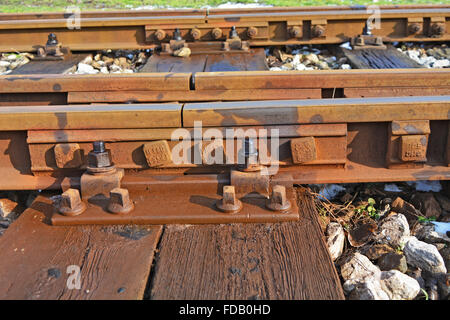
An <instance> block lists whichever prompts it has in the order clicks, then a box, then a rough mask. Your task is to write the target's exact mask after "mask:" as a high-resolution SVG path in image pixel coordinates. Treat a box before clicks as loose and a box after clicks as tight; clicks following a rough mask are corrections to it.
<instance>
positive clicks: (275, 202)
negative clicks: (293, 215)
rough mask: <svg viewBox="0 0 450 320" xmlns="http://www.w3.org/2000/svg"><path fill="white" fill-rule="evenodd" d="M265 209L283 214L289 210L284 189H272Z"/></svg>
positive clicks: (276, 187) (277, 187)
mask: <svg viewBox="0 0 450 320" xmlns="http://www.w3.org/2000/svg"><path fill="white" fill-rule="evenodd" d="M266 207H267V208H268V209H270V210H272V211H278V212H285V211H287V210H289V209H290V208H291V203H290V201H289V200H288V199H287V196H286V187H285V186H281V185H276V186H274V187H273V189H272V195H271V197H270V199H268V200H267V202H266Z"/></svg>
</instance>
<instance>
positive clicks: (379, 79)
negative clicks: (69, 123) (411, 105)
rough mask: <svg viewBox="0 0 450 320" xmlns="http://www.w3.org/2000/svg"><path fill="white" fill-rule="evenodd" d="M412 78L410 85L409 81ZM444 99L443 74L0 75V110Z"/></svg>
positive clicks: (448, 82)
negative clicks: (184, 103)
mask: <svg viewBox="0 0 450 320" xmlns="http://www.w3.org/2000/svg"><path fill="white" fill-rule="evenodd" d="M411 79H414V81H411ZM405 95H406V96H407V95H413V96H427V95H436V96H438V95H450V70H449V69H398V70H395V69H387V70H332V71H321V70H317V71H301V72H300V71H284V72H273V71H251V72H197V73H195V74H191V73H153V74H147V73H139V74H132V75H121V74H114V75H27V76H23V75H7V76H0V106H19V105H22V106H29V105H63V104H90V103H129V102H132V103H149V102H171V101H179V102H193V101H218V100H221V101H242V100H270V99H273V98H274V97H276V99H278V100H291V99H320V98H358V97H392V96H405Z"/></svg>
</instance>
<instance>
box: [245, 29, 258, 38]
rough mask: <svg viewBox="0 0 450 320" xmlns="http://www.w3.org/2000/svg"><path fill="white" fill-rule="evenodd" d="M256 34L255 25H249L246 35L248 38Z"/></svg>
mask: <svg viewBox="0 0 450 320" xmlns="http://www.w3.org/2000/svg"><path fill="white" fill-rule="evenodd" d="M257 34H258V29H256V28H255V27H250V28H248V29H247V36H248V37H249V38H253V37H256V36H257Z"/></svg>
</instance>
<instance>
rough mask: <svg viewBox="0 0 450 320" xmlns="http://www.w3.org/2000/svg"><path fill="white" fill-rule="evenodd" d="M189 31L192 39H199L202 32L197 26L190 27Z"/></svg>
mask: <svg viewBox="0 0 450 320" xmlns="http://www.w3.org/2000/svg"><path fill="white" fill-rule="evenodd" d="M190 33H191V36H192V38H193V39H194V40H199V39H200V37H201V36H202V32H201V31H200V30H199V29H197V28H194V29H191V32H190Z"/></svg>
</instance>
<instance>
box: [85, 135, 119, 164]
mask: <svg viewBox="0 0 450 320" xmlns="http://www.w3.org/2000/svg"><path fill="white" fill-rule="evenodd" d="M92 149H93V150H92V151H90V152H89V153H88V168H109V167H113V165H112V161H111V153H110V152H109V150H106V148H105V142H104V141H94V142H93V143H92ZM111 169H112V168H111Z"/></svg>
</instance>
